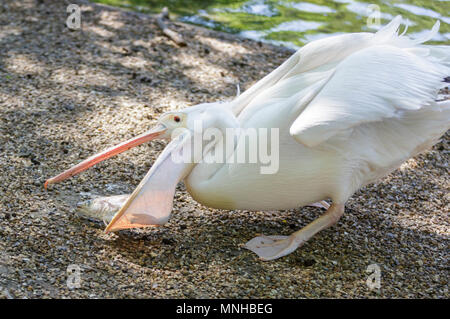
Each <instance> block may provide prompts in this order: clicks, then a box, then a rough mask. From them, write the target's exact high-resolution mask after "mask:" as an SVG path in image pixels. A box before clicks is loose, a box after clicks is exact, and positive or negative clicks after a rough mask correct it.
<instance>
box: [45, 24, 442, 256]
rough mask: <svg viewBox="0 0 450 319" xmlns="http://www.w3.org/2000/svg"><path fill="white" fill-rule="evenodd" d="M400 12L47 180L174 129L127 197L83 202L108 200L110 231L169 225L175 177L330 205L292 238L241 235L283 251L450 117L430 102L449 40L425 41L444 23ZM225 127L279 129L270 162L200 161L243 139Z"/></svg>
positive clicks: (196, 188) (194, 187)
mask: <svg viewBox="0 0 450 319" xmlns="http://www.w3.org/2000/svg"><path fill="white" fill-rule="evenodd" d="M400 22H401V17H396V18H395V19H394V20H393V21H391V22H390V23H389V24H388V25H387V26H385V27H384V28H382V29H381V30H380V31H378V32H377V33H353V34H345V35H338V36H334V37H330V38H325V39H321V40H317V41H314V42H311V43H309V44H307V45H305V46H304V47H303V48H301V49H300V50H298V51H297V52H296V53H295V54H294V55H293V56H291V57H290V58H289V59H288V60H287V61H285V62H284V63H283V64H282V65H281V66H279V67H278V68H277V69H275V70H274V71H273V72H271V73H270V74H269V75H267V76H266V77H264V78H263V79H262V80H260V81H259V82H257V83H256V84H255V85H253V86H252V87H251V88H250V89H248V90H247V91H246V92H244V93H243V94H241V95H239V96H238V97H236V98H235V99H234V100H233V101H231V102H222V103H207V104H200V105H196V106H193V107H189V108H186V109H183V110H181V111H176V112H168V113H166V114H164V115H163V116H162V117H161V118H160V120H159V123H158V125H157V126H156V127H155V129H153V130H151V131H149V132H146V133H144V134H142V135H140V136H138V137H136V138H134V139H132V140H129V141H127V142H124V143H121V144H119V145H118V146H115V147H112V148H110V149H107V150H106V151H104V152H102V153H100V154H98V155H94V156H92V157H91V158H88V159H87V160H85V161H83V162H82V163H80V164H78V165H76V166H74V167H72V168H71V169H69V170H67V171H65V172H63V173H61V174H60V175H58V176H56V177H54V178H51V179H49V180H47V182H46V184H45V186H46V187H47V186H48V185H49V184H52V183H56V182H59V181H62V180H64V179H66V178H68V177H70V176H73V175H75V174H77V173H79V172H81V171H83V170H85V169H87V168H88V167H90V166H92V165H94V164H96V163H98V162H99V161H102V160H104V159H106V158H109V157H111V156H113V155H115V154H118V153H120V152H123V151H125V150H127V149H129V148H130V147H134V146H136V145H139V144H142V143H144V142H147V141H150V140H152V139H155V138H163V139H169V140H170V143H169V144H168V145H167V147H166V148H165V149H164V151H163V152H162V153H161V155H160V156H159V157H158V159H157V161H156V162H155V163H154V165H153V166H152V168H151V169H150V171H149V172H148V173H147V175H146V176H145V177H144V179H143V180H142V181H141V183H140V184H139V185H138V186H137V188H136V189H135V191H134V192H133V193H132V194H131V195H127V196H119V197H117V196H115V197H106V198H100V199H97V200H94V201H93V202H92V203H91V206H90V207H88V209H91V210H99V209H103V208H100V207H104V205H103V206H102V204H105V203H106V204H107V206H108V207H109V208H110V211H111V212H112V213H113V215H114V216H112V218H111V220H110V222H109V224H108V226H107V228H106V231H107V232H108V231H117V230H120V229H126V228H135V227H146V226H151V225H162V224H164V223H166V222H167V220H168V219H169V216H170V213H171V210H172V201H173V197H174V192H175V188H176V185H177V184H178V183H179V182H180V181H184V183H185V185H186V189H187V191H188V192H189V193H190V194H191V196H192V197H193V199H195V200H196V201H197V202H199V203H201V204H203V205H205V206H208V207H212V208H219V209H229V210H236V209H239V210H257V211H259V210H280V209H292V208H297V207H302V206H305V205H311V204H313V205H319V206H321V207H323V208H326V209H327V211H326V212H325V213H324V214H323V215H322V216H321V217H319V218H318V219H317V220H315V221H313V222H312V223H311V224H309V225H307V226H306V227H304V228H303V229H301V230H299V231H297V232H295V233H293V234H292V235H290V236H265V235H262V236H259V237H256V238H254V239H252V240H250V241H249V242H247V244H246V247H247V248H248V249H250V250H252V251H254V252H255V253H256V254H258V256H259V257H260V258H261V259H263V260H272V259H275V258H279V257H282V256H285V255H287V254H289V253H291V252H292V251H294V250H295V249H297V248H298V247H299V246H301V245H302V244H303V243H304V242H305V241H307V240H308V239H309V238H311V237H312V236H313V235H314V234H316V233H317V232H319V231H321V230H323V229H325V228H327V227H329V226H331V225H333V224H335V223H336V222H337V221H338V220H339V218H340V217H341V216H342V214H343V213H344V206H345V203H346V201H347V200H348V199H349V198H350V197H351V196H352V194H353V193H354V192H355V191H357V190H358V189H359V188H361V187H362V186H364V185H366V184H369V183H371V182H373V181H375V180H377V179H379V178H381V177H383V176H385V175H386V174H388V173H389V172H391V171H392V170H394V169H396V168H397V167H399V166H400V165H401V163H403V162H404V161H405V160H407V159H408V158H410V157H412V156H415V155H417V154H418V153H420V152H422V151H423V150H426V149H427V148H429V147H431V146H432V145H433V144H435V143H436V142H437V141H438V140H439V138H440V137H441V136H442V135H443V134H444V133H445V132H446V131H447V130H448V129H449V127H450V101H437V99H438V91H439V90H440V89H441V88H442V87H444V86H445V83H444V79H445V78H446V77H447V76H449V75H450V49H449V47H448V46H427V45H423V43H424V42H426V41H428V40H429V39H431V38H432V37H433V36H434V35H435V34H436V33H437V32H438V29H439V22H437V23H436V24H435V26H434V27H433V29H432V30H431V31H430V32H429V34H427V35H426V36H424V37H422V38H420V39H410V38H409V37H407V36H405V35H404V34H401V35H399V34H398V29H399V26H400ZM405 31H406V30H405ZM195 123H201V124H202V127H203V128H204V129H205V128H206V129H214V130H215V132H216V133H220V134H217V136H220V137H216V138H215V139H213V140H212V139H211V140H208V141H202V142H201V146H202V147H206V146H208V147H207V149H206V150H205V149H202V152H201V153H200V155H199V157H200V160H197V161H195V160H189V161H176V160H175V159H174V158H175V157H177V156H178V158H180V156H181V155H182V153H183V151H184V150H185V149H187V148H191V149H192V148H195V146H194V145H193V144H194V140H195V139H194V138H193V136H194V135H195V132H196V131H195ZM228 129H254V130H255V132H262V129H266V130H271V129H276V130H277V135H278V136H277V139H272V140H270V141H268V142H267V143H268V144H270V146H271V147H272V146H276V151H277V154H278V157H277V167H276V170H274V171H273V172H270V173H262V168H263V167H267V165H266V164H267V163H261V162H245V163H239V162H236V161H227V159H229V157H230V156H229V154H228V153H227V154H225V155H224V157H223V159H224V161H221V162H220V161H216V162H210V161H207V160H206V156H208V155H212V154H213V153H214V154H217V153H216V152H218V151H219V150H221V149H223V148H225V146H228V145H231V148H230V149H231V150H232V151H234V152H236V151H237V149H239V146H240V145H241V146H242V145H243V144H242V143H243V142H242V141H243V139H241V138H240V136H238V135H234V136H231V137H229V136H228V135H227V134H226V132H227V130H228ZM258 134H259V133H257V135H258ZM262 137H263V136H257V138H258V139H260V138H262ZM244 140H245V139H244ZM275 144H276V145H275ZM241 149H242V148H241ZM243 149H244V152H245V153H246V154H247V155H251V153H252V151H253V150H252V149H250V148H248V147H247V146H246V144H244V147H243ZM232 153H233V152H232ZM174 155H177V156H174ZM197 155H198V154H197ZM272 155H273V154H272ZM193 156H195V154H194V155H193ZM324 200H331V201H332V204H331V206H330V205H328V204H327V203H326V202H324ZM314 203H316V204H314Z"/></svg>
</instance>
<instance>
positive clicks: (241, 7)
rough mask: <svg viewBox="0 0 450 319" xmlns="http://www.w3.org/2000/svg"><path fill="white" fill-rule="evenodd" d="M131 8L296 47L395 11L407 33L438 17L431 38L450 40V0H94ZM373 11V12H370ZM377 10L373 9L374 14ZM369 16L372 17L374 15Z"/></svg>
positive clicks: (423, 28) (390, 15)
mask: <svg viewBox="0 0 450 319" xmlns="http://www.w3.org/2000/svg"><path fill="white" fill-rule="evenodd" d="M97 2H100V3H105V4H109V5H114V6H121V7H125V8H129V9H132V10H138V11H143V12H149V13H158V12H160V11H161V9H162V8H163V7H164V6H167V7H168V8H169V11H170V12H171V14H172V17H174V18H176V19H177V20H179V21H183V22H188V23H193V24H197V25H202V26H205V27H208V28H212V29H216V30H221V31H226V32H231V33H237V34H240V35H242V36H244V37H248V38H252V39H256V40H261V41H266V42H272V43H275V44H281V45H285V46H288V47H293V48H297V47H300V46H302V45H303V44H305V43H307V42H309V41H311V40H315V39H318V38H322V37H325V36H329V35H332V34H341V33H346V32H361V31H371V30H377V28H379V26H377V25H376V24H373V23H372V24H369V25H368V23H367V21H368V19H369V17H371V16H373V14H374V13H375V12H376V10H377V9H379V16H380V18H381V19H380V22H381V24H382V25H383V24H386V23H387V22H388V21H390V20H391V19H392V18H393V17H395V16H396V15H398V14H401V15H402V16H403V19H404V22H405V23H406V24H408V26H409V27H408V34H410V35H412V36H418V35H420V34H422V33H423V32H425V31H426V30H429V29H431V27H432V26H433V24H434V23H435V22H436V20H440V21H441V27H440V32H439V34H437V35H436V36H435V37H434V38H433V39H432V40H433V42H434V43H441V44H442V43H446V44H448V43H450V0H357V1H356V0H308V1H300V0H296V1H295V0H278V1H273V0H247V1H226V0H214V1H210V0H206V1H187V0H169V1H155V0H97ZM371 14H372V15H371ZM375 14H376V13H375ZM370 21H373V22H376V20H375V19H370Z"/></svg>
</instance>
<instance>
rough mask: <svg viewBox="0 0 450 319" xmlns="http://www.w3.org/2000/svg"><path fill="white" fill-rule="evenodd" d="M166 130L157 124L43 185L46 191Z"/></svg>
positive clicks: (152, 138)
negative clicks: (51, 185)
mask: <svg viewBox="0 0 450 319" xmlns="http://www.w3.org/2000/svg"><path fill="white" fill-rule="evenodd" d="M166 130H167V128H166V127H165V126H164V125H162V124H158V126H156V127H155V128H153V129H151V130H150V131H148V132H145V133H144V134H141V135H139V136H136V137H134V138H132V139H130V140H128V141H125V142H122V143H120V144H118V145H116V146H113V147H110V148H108V149H107V150H104V151H103V152H101V153H98V154H96V155H94V156H91V157H89V158H88V159H86V160H84V161H83V162H81V163H79V164H77V165H75V166H73V167H71V168H69V169H68V170H67V171H64V172H62V173H61V174H59V175H57V176H55V177H52V178H50V179H48V180H46V181H45V183H44V187H45V188H46V189H47V187H48V185H50V184H54V183H58V182H61V181H63V180H65V179H67V178H69V177H72V176H74V175H76V174H78V173H81V172H82V171H85V170H87V169H88V168H89V167H91V166H94V165H95V164H97V163H99V162H101V161H104V160H106V159H108V158H110V157H112V156H114V155H117V154H120V153H122V152H125V151H127V150H129V149H130V148H132V147H135V146H138V145H140V144H143V143H145V142H149V141H151V140H154V139H155V138H157V137H158V136H161V135H162V134H164V133H165V132H166Z"/></svg>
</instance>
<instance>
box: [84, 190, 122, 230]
mask: <svg viewBox="0 0 450 319" xmlns="http://www.w3.org/2000/svg"><path fill="white" fill-rule="evenodd" d="M128 197H130V194H124V195H115V196H106V197H98V198H94V199H91V200H88V201H85V202H82V203H79V204H78V206H77V210H78V211H79V212H80V213H81V214H82V215H85V216H87V217H90V218H94V219H98V220H102V221H103V222H104V223H105V224H108V223H109V222H110V221H111V220H112V219H113V217H114V215H115V214H116V213H117V212H118V211H119V209H120V208H121V207H122V205H123V204H124V203H125V201H126V200H127V199H128Z"/></svg>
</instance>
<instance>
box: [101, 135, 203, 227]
mask: <svg viewBox="0 0 450 319" xmlns="http://www.w3.org/2000/svg"><path fill="white" fill-rule="evenodd" d="M190 142H191V135H190V133H189V132H185V133H182V134H180V135H178V137H176V138H175V139H173V140H172V141H171V142H170V143H169V144H168V145H167V146H166V148H165V149H164V151H163V152H162V153H161V154H160V155H159V157H158V159H157V160H156V162H155V163H154V164H153V166H152V167H151V169H150V170H149V171H148V173H147V175H145V177H144V178H143V179H142V181H141V182H140V183H139V185H138V186H137V187H136V189H135V190H134V192H133V193H132V194H131V196H130V197H129V198H128V200H127V201H126V202H125V204H124V205H123V206H122V207H121V209H120V210H119V211H118V212H117V214H116V215H115V216H114V217H113V219H112V220H111V222H110V223H109V225H108V226H107V227H106V229H105V232H110V231H117V230H120V229H126V228H141V227H148V226H156V225H163V224H165V223H166V222H167V221H168V219H169V217H170V213H171V211H172V205H173V197H174V194H175V188H176V186H177V184H178V182H180V181H181V180H182V179H183V178H184V177H186V176H187V175H188V174H189V173H190V171H191V169H192V167H193V165H194V164H193V163H192V162H190V161H188V162H186V163H184V162H183V161H181V160H180V159H181V158H182V152H183V147H184V146H185V145H187V144H188V143H190ZM174 159H175V160H174Z"/></svg>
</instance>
